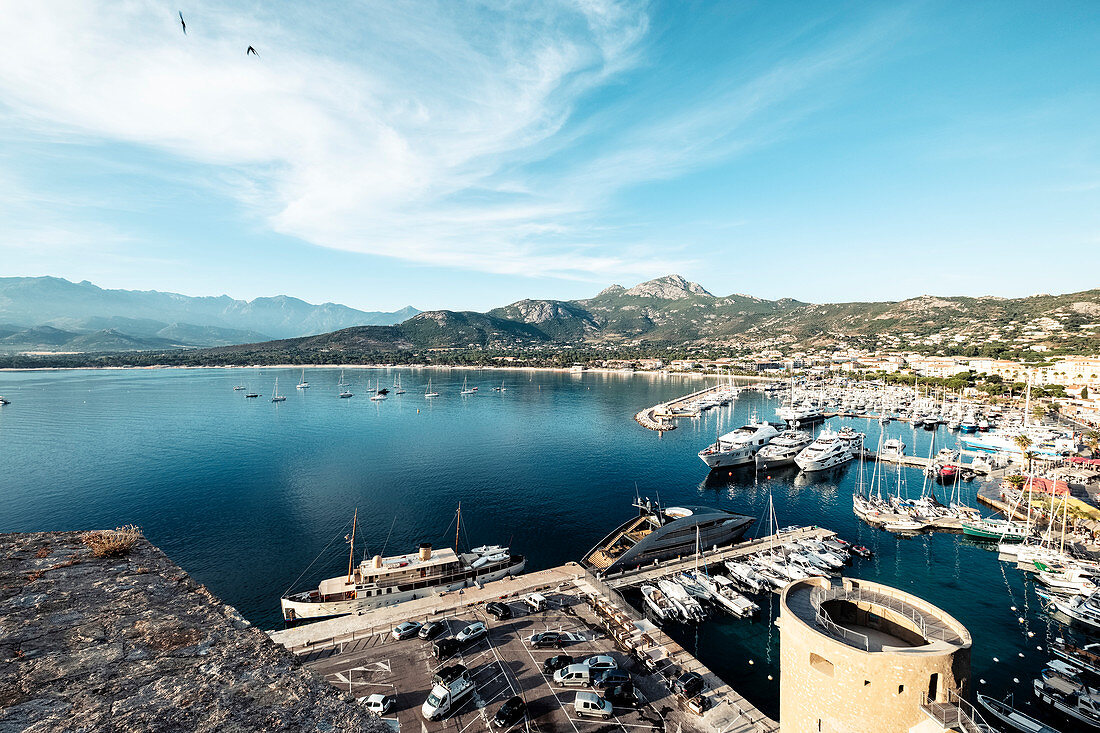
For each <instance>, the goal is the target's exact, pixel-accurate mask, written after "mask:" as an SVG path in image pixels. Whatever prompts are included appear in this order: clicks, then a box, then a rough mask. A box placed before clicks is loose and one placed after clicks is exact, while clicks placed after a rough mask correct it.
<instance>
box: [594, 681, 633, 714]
mask: <svg viewBox="0 0 1100 733" xmlns="http://www.w3.org/2000/svg"><path fill="white" fill-rule="evenodd" d="M603 696H604V699H605V700H607V701H608V702H610V703H611V704H612V705H618V706H619V707H621V708H636V707H638V704H639V703H641V698H639V697H638V691H637V690H635V689H634V683H633V682H624V683H622V684H621V685H615V686H614V687H612V688H610V689H608V690H606V691H604V693H603Z"/></svg>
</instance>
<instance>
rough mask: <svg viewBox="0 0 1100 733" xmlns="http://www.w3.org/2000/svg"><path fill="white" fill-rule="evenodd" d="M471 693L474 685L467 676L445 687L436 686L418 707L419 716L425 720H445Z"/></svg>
mask: <svg viewBox="0 0 1100 733" xmlns="http://www.w3.org/2000/svg"><path fill="white" fill-rule="evenodd" d="M473 691H474V683H473V682H471V681H470V678H469V677H467V676H461V677H458V678H457V679H454V680H452V681H451V682H450V683H449V684H446V685H443V684H439V685H436V686H435V687H433V688H432V691H431V693H430V694H429V695H428V699H427V700H425V701H424V704H423V705H422V706H421V707H420V714H421V715H423V716H424V717H425V718H426V719H427V720H439V719H440V718H446V717H447V716H448V715H450V714H451V713H452V712H453V711H455V710H457V709H458V706H459V705H461V704H462V701H463V700H465V699H466V698H467V697H469V695H470V693H472V692H473Z"/></svg>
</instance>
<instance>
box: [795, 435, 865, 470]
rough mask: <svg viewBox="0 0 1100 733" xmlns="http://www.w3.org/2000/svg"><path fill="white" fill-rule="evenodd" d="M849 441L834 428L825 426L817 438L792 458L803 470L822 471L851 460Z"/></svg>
mask: <svg viewBox="0 0 1100 733" xmlns="http://www.w3.org/2000/svg"><path fill="white" fill-rule="evenodd" d="M852 458H853V454H852V450H851V446H850V441H848V440H844V439H842V438H841V436H840V434H838V433H837V432H836V431H834V430H830V429H829V428H825V429H824V430H822V431H821V432H820V433H819V434H818V436H817V440H815V441H814V442H812V443H810V444H809V445H808V446H806V447H805V448H803V449H802V452H800V453H799V454H798V455H797V456H796V457H795V459H794V462H795V465H797V466H798V467H799V468H801V469H802V470H803V471H807V472H809V471H824V470H825V469H827V468H832V467H833V466H839V465H841V464H843V463H847V462H848V461H850V460H852Z"/></svg>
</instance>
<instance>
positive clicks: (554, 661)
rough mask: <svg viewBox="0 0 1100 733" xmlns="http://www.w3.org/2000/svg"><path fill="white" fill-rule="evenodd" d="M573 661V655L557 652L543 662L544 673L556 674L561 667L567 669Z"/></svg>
mask: <svg viewBox="0 0 1100 733" xmlns="http://www.w3.org/2000/svg"><path fill="white" fill-rule="evenodd" d="M572 663H573V657H571V656H569V655H568V654H556V655H554V656H552V657H550V658H549V659H547V660H546V661H545V662H543V663H542V673H543V674H554V673H555V672H557V671H558V670H559V669H565V668H566V667H568V666H569V665H570V664H572Z"/></svg>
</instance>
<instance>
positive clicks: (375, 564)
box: [370, 555, 382, 570]
mask: <svg viewBox="0 0 1100 733" xmlns="http://www.w3.org/2000/svg"><path fill="white" fill-rule="evenodd" d="M370 566H371V567H372V568H374V569H375V570H377V569H379V568H380V567H382V556H381V555H375V556H374V557H372V558H371V561H370Z"/></svg>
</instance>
